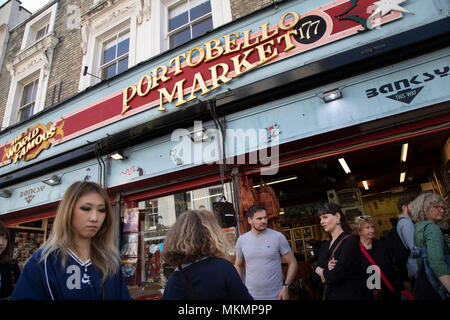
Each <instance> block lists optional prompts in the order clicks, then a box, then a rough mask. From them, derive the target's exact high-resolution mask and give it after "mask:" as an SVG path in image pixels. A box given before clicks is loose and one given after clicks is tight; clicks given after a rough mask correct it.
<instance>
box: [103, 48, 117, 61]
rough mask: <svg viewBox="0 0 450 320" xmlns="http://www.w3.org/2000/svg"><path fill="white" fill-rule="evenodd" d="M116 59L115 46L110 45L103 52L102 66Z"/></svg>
mask: <svg viewBox="0 0 450 320" xmlns="http://www.w3.org/2000/svg"><path fill="white" fill-rule="evenodd" d="M115 58H116V46H115V45H112V46H111V45H110V46H109V48H108V47H106V49H105V50H104V51H103V64H105V63H108V62H110V61H112V60H114V59H115Z"/></svg>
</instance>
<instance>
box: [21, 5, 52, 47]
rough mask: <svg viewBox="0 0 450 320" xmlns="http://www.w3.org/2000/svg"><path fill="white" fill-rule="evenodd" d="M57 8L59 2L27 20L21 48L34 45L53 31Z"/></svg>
mask: <svg viewBox="0 0 450 320" xmlns="http://www.w3.org/2000/svg"><path fill="white" fill-rule="evenodd" d="M57 8H58V3H55V4H54V5H53V6H51V7H50V8H48V9H47V10H45V11H44V12H42V13H41V14H39V15H37V16H35V17H34V18H33V19H31V20H30V21H28V22H27V24H26V27H25V32H24V35H23V41H22V46H21V48H20V49H21V50H24V49H26V48H28V47H30V46H32V45H33V44H35V43H36V42H38V41H39V40H41V39H43V38H45V36H47V35H48V34H50V33H51V32H53V29H54V25H55V19H56V10H57Z"/></svg>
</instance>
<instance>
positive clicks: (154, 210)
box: [122, 183, 232, 296]
mask: <svg viewBox="0 0 450 320" xmlns="http://www.w3.org/2000/svg"><path fill="white" fill-rule="evenodd" d="M221 196H222V187H221V186H220V185H219V186H213V187H206V188H201V189H196V190H190V191H186V192H180V193H176V194H172V195H168V196H164V197H160V198H153V199H145V200H142V201H139V202H138V204H137V205H138V208H137V209H138V211H139V223H140V228H139V233H140V236H141V237H140V243H139V246H140V247H141V250H139V252H140V254H139V257H137V261H136V263H137V264H140V267H141V268H140V270H141V277H140V279H141V281H140V283H138V281H137V279H138V278H139V277H137V276H135V277H132V278H130V279H132V280H135V281H127V283H128V284H129V287H130V292H131V293H132V296H139V295H145V294H155V293H157V292H161V290H163V289H164V287H165V284H166V282H167V279H168V278H169V276H170V274H171V273H172V272H173V270H174V268H171V267H163V266H162V263H161V260H160V253H161V252H162V251H163V250H164V239H165V237H166V235H167V231H168V230H169V229H170V227H171V226H172V225H173V224H174V222H175V221H176V219H177V218H178V217H179V216H180V215H181V214H182V213H183V212H185V211H186V210H195V209H206V210H210V211H212V205H213V203H214V202H216V201H219V200H220V198H221ZM225 197H226V199H227V201H230V202H232V192H231V184H229V183H227V184H225ZM127 236H128V237H127ZM127 236H124V237H123V239H128V238H131V237H129V234H127ZM124 246H125V247H126V246H127V244H126V243H122V248H124ZM122 252H123V253H124V252H126V251H124V250H122ZM122 258H123V260H126V261H133V259H132V258H131V259H130V257H124V256H123V257H122ZM136 267H137V266H136ZM136 269H137V268H136ZM130 279H128V280H130ZM133 286H136V287H137V288H139V292H136V293H135V292H134V291H133ZM136 287H135V288H136Z"/></svg>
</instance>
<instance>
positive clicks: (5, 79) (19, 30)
mask: <svg viewBox="0 0 450 320" xmlns="http://www.w3.org/2000/svg"><path fill="white" fill-rule="evenodd" d="M24 32H25V24H23V25H20V26H19V27H16V28H15V29H13V31H12V32H11V33H10V35H9V40H8V44H7V47H6V52H5V59H4V61H3V66H2V67H1V73H0V121H3V116H4V114H5V109H6V102H7V101H8V95H9V86H10V84H11V74H10V73H9V71H8V70H7V69H6V65H7V64H8V63H11V62H12V61H13V59H14V57H15V56H16V53H17V52H19V51H20V46H21V45H22V38H23V34H24ZM0 127H1V123H0Z"/></svg>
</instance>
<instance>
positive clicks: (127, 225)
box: [123, 208, 139, 232]
mask: <svg viewBox="0 0 450 320" xmlns="http://www.w3.org/2000/svg"><path fill="white" fill-rule="evenodd" d="M123 223H124V225H123V232H138V223H139V209H138V208H131V209H126V210H125V214H124V219H123Z"/></svg>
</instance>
